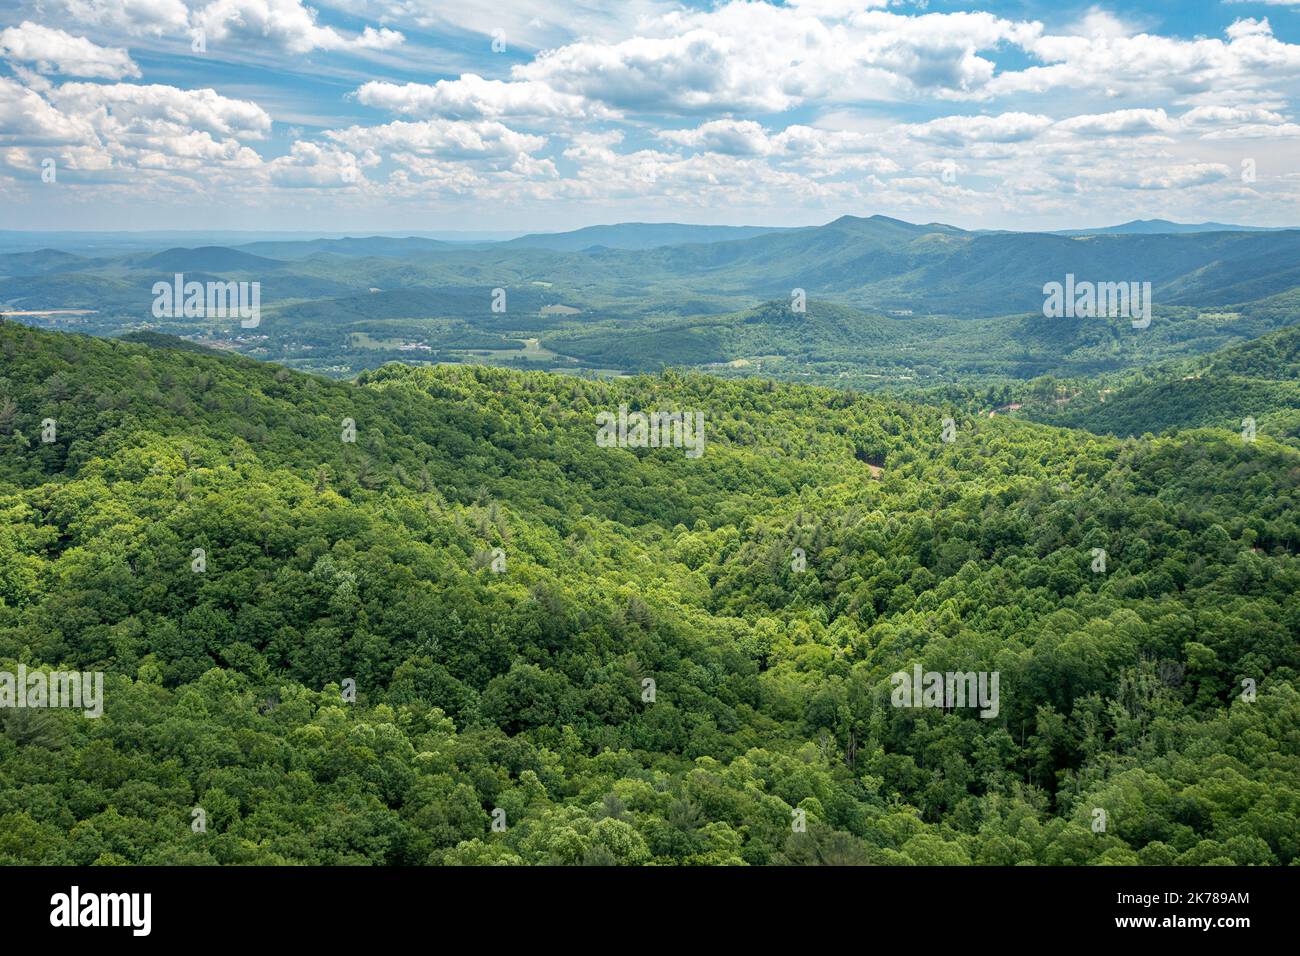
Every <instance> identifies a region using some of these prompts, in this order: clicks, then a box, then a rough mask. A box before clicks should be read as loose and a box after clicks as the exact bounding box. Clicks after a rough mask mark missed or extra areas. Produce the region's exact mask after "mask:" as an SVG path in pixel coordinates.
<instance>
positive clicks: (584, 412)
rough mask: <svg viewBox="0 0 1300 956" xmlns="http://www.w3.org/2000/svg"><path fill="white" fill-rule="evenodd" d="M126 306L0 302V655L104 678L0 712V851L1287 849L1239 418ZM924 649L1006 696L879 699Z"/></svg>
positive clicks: (1293, 813)
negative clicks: (360, 345) (156, 328)
mask: <svg viewBox="0 0 1300 956" xmlns="http://www.w3.org/2000/svg"><path fill="white" fill-rule="evenodd" d="M748 241H751V242H752V241H753V240H748ZM152 341H153V342H154V343H155V344H152V345H150V344H144V343H128V342H119V341H106V340H100V339H93V338H88V337H83V336H72V335H63V334H56V333H51V332H45V331H40V330H36V329H32V328H28V327H24V326H16V325H13V324H0V671H14V670H15V669H16V668H17V667H18V665H19V664H20V663H21V664H25V665H26V666H27V667H28V668H29V669H32V668H41V667H44V668H51V669H53V668H64V669H78V670H86V671H90V670H102V671H104V672H106V675H107V676H106V678H105V700H104V713H103V716H102V717H99V718H87V717H84V716H82V714H81V713H79V712H75V711H68V710H53V709H46V710H3V711H0V721H2V722H3V733H0V862H3V863H47V864H65V863H77V864H95V863H98V864H124V863H132V864H149V863H195V864H199V863H323V864H338V863H359V864H382V863H389V864H479V863H506V864H543V863H559V864H613V863H617V864H627V865H635V864H648V863H686V864H728V863H730V864H740V863H746V864H754V865H760V864H789V863H795V864H804V863H875V864H890V863H902V864H912V863H914V864H938V863H944V864H966V863H970V864H1012V863H1032V864H1123V863H1144V864H1213V863H1241V864H1278V865H1286V864H1291V863H1293V862H1295V861H1296V860H1297V859H1300V693H1298V692H1297V691H1298V686H1300V684H1298V682H1300V643H1298V638H1300V601H1297V598H1296V589H1297V585H1298V584H1300V563H1298V562H1297V559H1296V549H1297V546H1300V450H1297V449H1296V448H1295V447H1293V446H1291V445H1289V444H1287V443H1285V442H1278V441H1276V440H1275V439H1274V438H1272V437H1270V435H1269V434H1268V432H1267V430H1265V429H1261V431H1260V434H1259V437H1258V439H1257V440H1256V441H1254V442H1246V441H1243V440H1242V438H1241V436H1240V435H1239V434H1238V433H1237V431H1236V430H1232V429H1224V430H1218V429H1200V430H1193V431H1187V432H1182V433H1179V434H1176V435H1172V436H1170V437H1163V438H1156V439H1149V438H1147V439H1128V440H1123V439H1118V438H1113V437H1105V436H1098V435H1093V434H1089V433H1087V432H1083V431H1069V430H1063V429H1058V428H1054V427H1051V426H1047V425H1041V424H1034V423H1030V422H1025V421H1014V420H1010V419H1008V418H1006V417H1005V416H999V417H995V418H991V419H990V418H986V417H977V416H975V415H969V414H964V413H963V412H961V411H959V410H958V408H957V406H956V405H953V406H950V407H940V406H929V405H923V404H916V403H908V402H903V401H897V400H890V399H882V398H878V397H871V396H864V395H861V394H856V393H853V392H846V391H836V390H830V389H822V388H814V387H806V386H792V385H785V384H774V383H772V382H770V381H764V380H741V381H736V380H722V379H718V378H713V377H709V376H706V375H702V374H698V373H694V372H692V373H689V374H681V373H676V372H667V373H664V374H661V375H656V376H640V377H635V378H630V379H620V380H601V381H592V380H585V379H580V378H576V377H566V376H553V375H545V374H541V373H520V372H511V371H505V370H500V369H486V368H481V367H478V368H476V367H447V366H443V367H437V368H411V367H406V366H397V365H390V366H385V367H384V368H382V369H379V370H376V371H372V372H369V373H366V374H364V375H362V376H361V378H360V379H359V380H358V381H356V382H355V383H346V382H338V381H330V380H326V379H322V378H315V377H310V376H306V375H303V374H299V373H296V372H292V371H289V370H288V369H284V368H278V367H276V366H271V365H264V364H259V363H257V362H254V361H251V360H249V359H244V358H238V357H233V356H223V355H217V354H212V353H207V352H205V351H202V350H197V349H195V348H194V347H193V346H189V347H187V348H183V349H182V348H171V347H167V343H169V342H174V341H175V340H169V339H166V338H165V337H161V336H155V337H153V340H152ZM620 405H627V406H629V407H630V408H631V409H634V410H635V409H645V410H658V409H672V410H698V411H701V412H703V413H704V416H705V423H706V425H705V437H706V444H705V447H704V453H703V455H702V456H701V457H699V458H698V459H692V458H690V457H688V456H686V455H685V454H683V452H682V450H681V449H680V448H660V449H626V448H602V447H598V446H597V444H596V441H595V434H596V416H597V414H598V413H600V412H602V411H610V410H617V409H618V408H619V406H620ZM949 417H951V418H953V419H955V421H953V422H951V423H949V424H948V425H945V422H944V419H945V418H949ZM49 420H53V429H54V431H53V435H52V436H51V437H52V440H48V441H47V440H43V435H42V432H43V431H44V432H45V433H46V435H50V428H51V426H50V425H49V424H48V423H49ZM349 423H350V424H349ZM351 427H354V428H355V439H356V440H355V442H352V441H347V440H345V439H346V438H347V437H348V434H349V429H350V428H351ZM945 433H947V435H948V437H949V438H951V439H952V440H951V441H948V440H945V438H944V437H943V436H944V435H945ZM196 549H198V550H201V552H202V554H203V557H204V562H203V565H204V566H203V569H202V570H196V569H195V560H196V559H195V557H194V555H195V551H196ZM1098 549H1101V550H1104V551H1105V552H1106V556H1105V560H1104V561H1103V562H1102V564H1103V566H1104V569H1103V570H1094V569H1096V568H1097V567H1098V563H1097V558H1096V554H1097V550H1098ZM801 557H802V558H804V561H801V560H800V558H801ZM805 562H806V563H805ZM916 664H920V665H922V667H923V668H924V669H926V670H936V671H968V670H970V671H974V670H980V671H995V672H997V673H998V674H1000V686H1001V701H1000V707H999V708H998V712H997V714H996V716H994V717H992V718H989V719H986V718H983V717H981V716H980V715H979V713H978V712H977V711H974V710H961V709H944V708H925V709H912V708H907V707H897V706H893V703H892V702H891V682H890V675H891V674H892V673H894V672H896V671H900V670H905V671H911V669H912V668H913V666H914V665H916ZM352 682H355V700H353V699H351V694H350V692H349V688H350V687H351V686H352ZM1252 688H1253V691H1254V692H1253V693H1252V691H1251V689H1252ZM196 809H197V810H201V811H202V814H203V819H204V820H205V821H206V830H205V832H195V829H194V824H193V821H194V819H195V810H196ZM1099 810H1100V811H1102V817H1104V820H1105V825H1104V827H1102V828H1101V829H1100V830H1099V829H1098V828H1097V826H1096V822H1097V820H1098V819H1099V817H1098V812H1097V811H1099ZM796 811H803V812H802V814H800V813H798V812H796ZM800 819H802V820H803V821H805V822H806V827H800V826H797V825H792V821H795V822H796V823H797V822H798V821H799V820H800Z"/></svg>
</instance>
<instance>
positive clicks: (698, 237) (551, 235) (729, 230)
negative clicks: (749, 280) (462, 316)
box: [499, 222, 787, 252]
mask: <svg viewBox="0 0 1300 956" xmlns="http://www.w3.org/2000/svg"><path fill="white" fill-rule="evenodd" d="M785 231H787V230H786V229H784V228H782V227H779V226H696V225H689V224H685V223H677V222H620V223H615V224H614V225H609V226H586V227H584V228H582V229H574V230H572V231H569V232H539V233H532V234H530V235H527V236H520V237H519V238H518V239H510V240H507V241H505V242H503V243H500V244H499V245H500V246H505V247H511V248H530V249H553V250H557V251H569V252H576V251H581V250H583V249H592V248H602V247H603V248H607V249H653V248H657V247H660V246H679V245H688V244H695V243H713V242H728V241H731V240H736V239H751V238H753V237H754V236H761V235H766V234H768V233H773V232H785Z"/></svg>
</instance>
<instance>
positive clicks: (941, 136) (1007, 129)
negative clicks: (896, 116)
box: [907, 113, 1052, 146]
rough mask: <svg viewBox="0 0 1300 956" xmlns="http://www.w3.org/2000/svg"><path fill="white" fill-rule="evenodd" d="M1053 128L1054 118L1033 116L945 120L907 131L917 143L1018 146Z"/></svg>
mask: <svg viewBox="0 0 1300 956" xmlns="http://www.w3.org/2000/svg"><path fill="white" fill-rule="evenodd" d="M1051 125H1052V120H1051V118H1050V117H1047V116H1041V115H1038V114H1033V113H1002V114H1000V115H998V116H943V117H940V118H939V119H934V120H930V121H929V122H928V123H918V124H917V125H915V126H911V127H909V128H908V129H907V135H909V136H911V137H912V138H913V139H919V140H923V141H925V142H930V143H938V144H941V145H944V146H966V145H969V144H971V143H1018V142H1023V141H1024V140H1028V139H1033V138H1034V137H1035V136H1037V135H1038V134H1040V133H1042V132H1044V131H1045V130H1046V129H1048V127H1050V126H1051Z"/></svg>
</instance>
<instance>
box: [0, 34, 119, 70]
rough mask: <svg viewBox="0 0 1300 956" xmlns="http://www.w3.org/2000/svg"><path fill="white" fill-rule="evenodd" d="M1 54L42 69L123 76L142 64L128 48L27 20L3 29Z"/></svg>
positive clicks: (11, 59)
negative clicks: (134, 61) (110, 44)
mask: <svg viewBox="0 0 1300 956" xmlns="http://www.w3.org/2000/svg"><path fill="white" fill-rule="evenodd" d="M0 56H2V57H4V58H5V59H6V60H9V61H10V62H12V63H29V64H32V66H33V67H34V68H35V69H36V70H37V71H38V72H41V73H62V74H65V75H68V76H90V77H98V78H100V79H105V80H120V79H122V78H123V77H126V76H139V75H140V68H139V67H137V66H136V65H135V63H133V62H132V61H131V57H130V56H129V55H128V54H127V52H126V50H122V49H117V48H114V47H103V46H99V45H98V44H95V43H91V42H90V41H89V40H87V39H86V38H85V37H77V36H73V35H72V34H70V33H65V32H64V31H62V30H58V29H55V28H53V27H45V26H41V25H40V24H36V23H32V22H31V21H30V20H25V21H23V22H22V23H21V24H19V25H18V26H16V27H8V28H6V29H4V30H0Z"/></svg>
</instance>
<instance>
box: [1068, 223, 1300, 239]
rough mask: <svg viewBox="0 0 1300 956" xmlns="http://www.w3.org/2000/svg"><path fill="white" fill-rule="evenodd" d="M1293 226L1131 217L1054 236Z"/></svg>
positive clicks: (1272, 229) (1275, 229)
mask: <svg viewBox="0 0 1300 956" xmlns="http://www.w3.org/2000/svg"><path fill="white" fill-rule="evenodd" d="M1294 228H1296V227H1295V226H1237V225H1232V224H1230V223H1224V222H1173V221H1171V220H1169V219H1133V220H1131V221H1129V222H1122V223H1120V224H1119V225H1117V226H1098V227H1097V228H1096V229H1057V230H1055V231H1054V232H1053V233H1052V235H1055V236H1119V235H1159V234H1178V233H1189V232H1281V231H1284V230H1287V229H1294Z"/></svg>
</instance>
